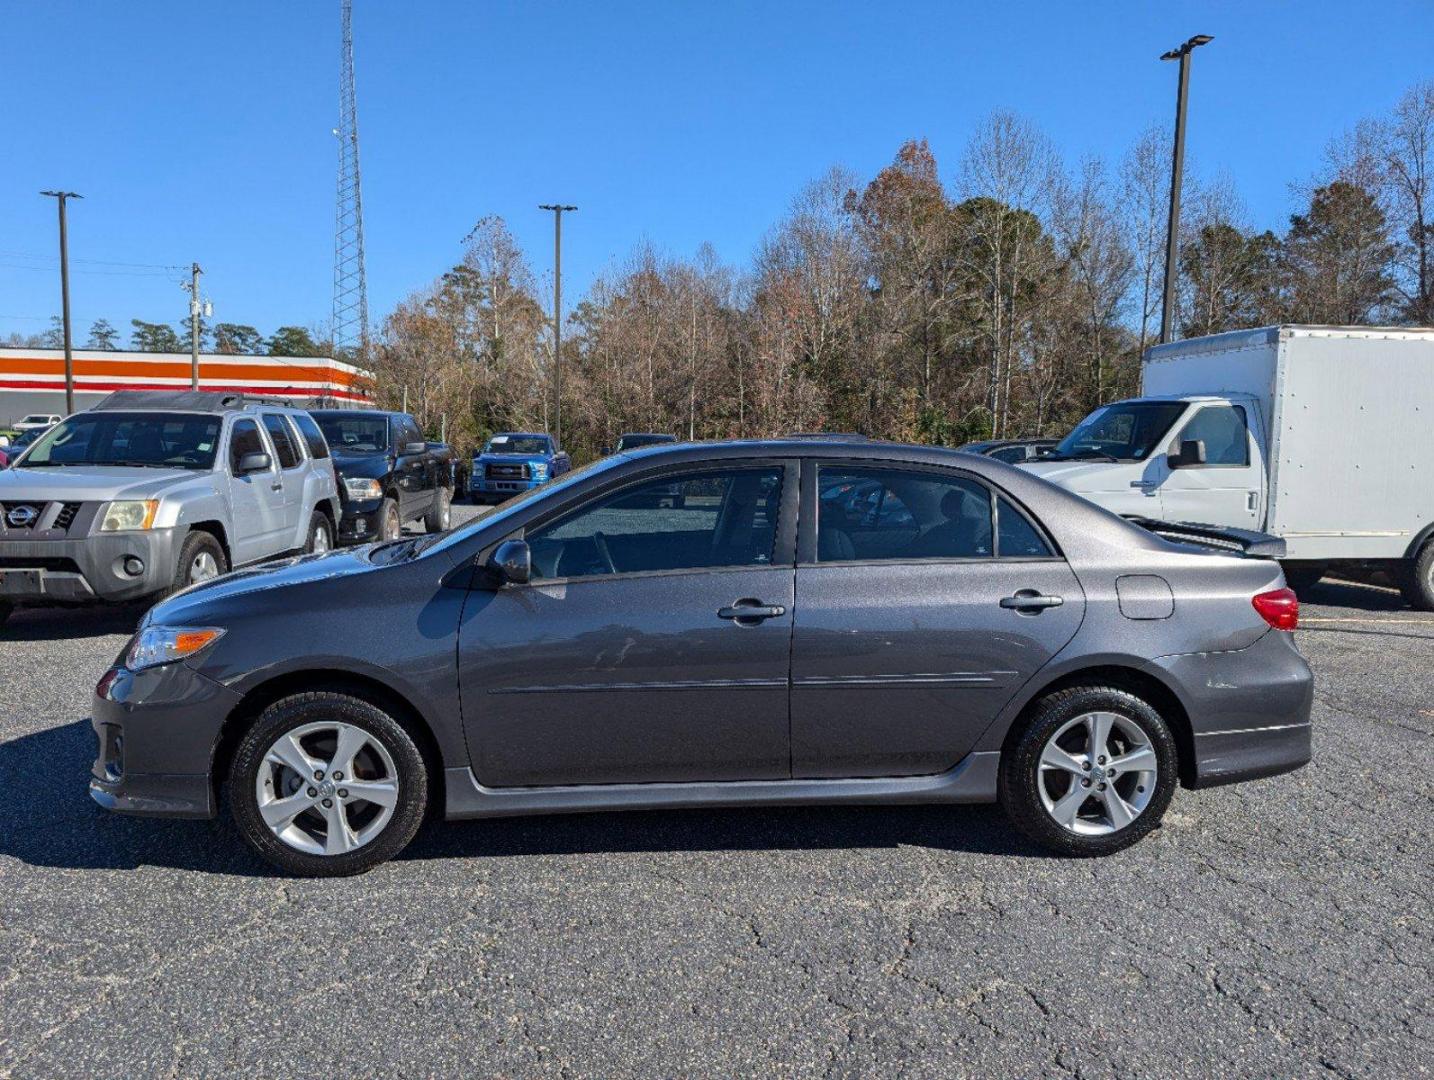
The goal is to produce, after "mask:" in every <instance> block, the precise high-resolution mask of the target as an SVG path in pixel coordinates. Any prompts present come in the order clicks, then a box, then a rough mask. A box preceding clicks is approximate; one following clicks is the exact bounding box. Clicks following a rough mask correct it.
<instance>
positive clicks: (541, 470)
mask: <svg viewBox="0 0 1434 1080" xmlns="http://www.w3.org/2000/svg"><path fill="white" fill-rule="evenodd" d="M547 478H548V466H547V464H546V463H544V462H541V461H537V462H534V463H533V479H534V480H546V479H547Z"/></svg>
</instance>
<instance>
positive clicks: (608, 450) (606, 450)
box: [602, 446, 612, 457]
mask: <svg viewBox="0 0 1434 1080" xmlns="http://www.w3.org/2000/svg"><path fill="white" fill-rule="evenodd" d="M611 453H612V447H611V446H604V447H603V448H602V456H603V457H607V456H608V455H609V454H611Z"/></svg>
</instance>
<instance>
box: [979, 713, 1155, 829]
mask: <svg viewBox="0 0 1434 1080" xmlns="http://www.w3.org/2000/svg"><path fill="white" fill-rule="evenodd" d="M1177 782H1178V768H1177V757H1176V750H1175V740H1174V738H1173V737H1172V736H1171V734H1170V728H1169V727H1168V726H1167V725H1166V723H1165V721H1164V720H1163V719H1162V718H1161V716H1160V714H1159V713H1158V712H1156V711H1155V710H1154V709H1153V708H1151V706H1150V705H1149V704H1148V703H1147V702H1145V701H1142V700H1141V699H1140V698H1138V697H1136V696H1135V695H1134V694H1131V693H1129V692H1128V691H1126V690H1121V689H1117V688H1115V687H1110V686H1079V687H1072V688H1070V689H1067V690H1061V691H1058V692H1056V693H1054V694H1050V695H1048V696H1047V697H1045V698H1044V699H1042V700H1041V701H1040V702H1039V703H1038V704H1037V705H1036V706H1035V708H1034V710H1032V712H1031V714H1030V717H1029V720H1028V721H1027V723H1026V724H1025V726H1024V727H1023V729H1022V730H1021V732H1020V734H1019V735H1018V736H1017V738H1016V740H1015V743H1014V745H1012V746H1009V747H1008V748H1007V750H1006V752H1004V753H1003V754H1002V755H1001V779H1000V798H1001V804H1002V806H1003V807H1004V808H1005V810H1006V814H1007V815H1008V816H1009V817H1010V819H1011V821H1012V822H1013V823H1014V824H1015V826H1016V827H1017V828H1018V829H1020V830H1021V831H1022V832H1023V833H1025V834H1026V835H1027V836H1029V837H1030V838H1031V839H1032V840H1034V841H1036V842H1037V843H1038V844H1040V845H1042V846H1043V847H1047V848H1050V849H1051V850H1053V851H1056V852H1059V853H1060V854H1063V855H1075V856H1089V855H1109V854H1111V853H1112V852H1116V851H1120V850H1121V849H1122V848H1127V847H1129V846H1130V845H1131V844H1134V843H1135V842H1136V841H1138V840H1140V839H1141V838H1142V837H1144V836H1145V835H1146V834H1147V833H1148V832H1150V831H1151V830H1152V829H1154V828H1155V827H1156V826H1157V825H1159V824H1160V819H1161V817H1162V816H1164V814H1165V809H1166V807H1167V806H1169V805H1170V799H1171V797H1172V795H1174V792H1175V786H1176V784H1177Z"/></svg>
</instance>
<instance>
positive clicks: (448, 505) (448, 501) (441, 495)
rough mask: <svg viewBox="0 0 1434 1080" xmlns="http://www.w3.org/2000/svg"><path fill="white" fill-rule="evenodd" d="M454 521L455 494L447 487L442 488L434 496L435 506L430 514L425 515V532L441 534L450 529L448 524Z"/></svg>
mask: <svg viewBox="0 0 1434 1080" xmlns="http://www.w3.org/2000/svg"><path fill="white" fill-rule="evenodd" d="M452 519H453V493H452V492H451V491H449V490H448V489H447V488H446V487H441V488H439V489H438V491H437V492H436V493H435V494H434V496H433V506H432V507H430V508H429V511H428V513H426V514H424V515H423V528H424V531H425V532H431V533H439V532H444V531H446V530H447V529H448V523H449V522H450V521H451V520H452Z"/></svg>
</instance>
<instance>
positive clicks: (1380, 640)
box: [0, 507, 1434, 1077]
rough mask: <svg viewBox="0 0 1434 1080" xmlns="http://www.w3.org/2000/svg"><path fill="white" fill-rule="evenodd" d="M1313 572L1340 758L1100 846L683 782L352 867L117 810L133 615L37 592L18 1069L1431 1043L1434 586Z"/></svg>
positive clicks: (16, 1026) (596, 1069) (40, 1073)
mask: <svg viewBox="0 0 1434 1080" xmlns="http://www.w3.org/2000/svg"><path fill="white" fill-rule="evenodd" d="M457 510H458V513H459V516H464V515H465V514H466V513H469V512H471V511H469V510H468V508H466V507H463V508H457ZM1310 600H1311V601H1313V602H1307V603H1306V606H1305V608H1304V611H1303V616H1304V626H1303V628H1302V629H1301V630H1300V631H1299V644H1300V647H1301V649H1303V650H1304V652H1305V654H1306V655H1307V656H1308V657H1309V658H1310V660H1311V663H1312V664H1313V666H1314V668H1315V672H1316V676H1317V680H1318V686H1317V690H1318V693H1317V704H1316V711H1315V724H1316V735H1315V738H1316V751H1315V755H1316V756H1315V761H1314V763H1313V764H1312V765H1311V766H1310V767H1309V768H1307V769H1305V770H1303V771H1301V772H1298V773H1295V774H1293V775H1290V776H1285V777H1279V778H1275V779H1271V780H1264V781H1260V782H1257V783H1253V784H1248V785H1244V786H1239V787H1231V788H1222V789H1216V790H1212V791H1207V792H1186V791H1182V792H1180V793H1179V794H1177V796H1176V800H1175V803H1174V804H1173V806H1172V808H1171V812H1170V814H1169V815H1168V816H1167V818H1166V823H1165V825H1164V827H1163V828H1162V829H1160V830H1159V831H1158V832H1156V833H1155V834H1154V835H1153V836H1151V837H1150V838H1149V839H1147V840H1146V841H1145V842H1144V843H1143V844H1141V845H1139V846H1137V847H1136V848H1134V849H1132V850H1130V851H1127V852H1124V853H1122V854H1120V855H1117V856H1115V857H1112V858H1109V859H1105V860H1102V861H1091V862H1070V861H1062V860H1060V859H1056V858H1051V857H1047V856H1046V855H1044V854H1043V853H1042V852H1040V851H1038V850H1036V849H1034V848H1032V847H1030V846H1029V845H1027V844H1026V843H1025V842H1023V841H1021V840H1019V839H1018V838H1017V837H1016V836H1015V834H1014V833H1013V832H1012V831H1011V830H1010V829H1009V828H1008V827H1007V826H1006V824H1005V822H1004V821H1003V819H1002V817H1001V814H1000V813H999V811H997V810H996V809H994V808H987V807H978V808H959V809H952V808H874V809H872V808H850V809H835V810H834V809H803V810H744V811H686V812H676V813H665V814H657V813H638V814H614V815H600V816H586V817H571V818H532V819H520V820H515V821H507V822H486V823H466V824H460V825H450V826H437V827H430V828H429V829H428V830H427V831H426V832H425V833H423V834H421V835H420V837H419V839H418V840H417V841H416V842H415V843H414V844H413V846H412V847H411V848H410V849H409V851H407V852H406V853H405V854H404V855H403V856H402V857H401V858H400V859H399V860H397V861H396V862H394V863H392V864H390V865H387V866H384V867H381V868H379V869H378V870H376V871H375V872H373V873H371V874H369V875H367V876H364V877H360V878H356V879H349V880H342V881H306V880H291V879H286V878H282V877H279V876H277V875H276V874H275V873H273V872H271V871H270V870H269V869H268V867H267V866H266V865H264V864H262V863H260V862H259V861H258V860H257V859H255V858H253V857H251V856H250V855H248V854H247V852H246V851H245V849H243V848H242V847H241V844H240V841H239V839H238V837H237V835H236V834H235V833H234V830H233V829H232V827H231V826H230V825H229V824H228V823H227V821H219V822H216V823H212V824H211V823H190V822H163V821H143V820H134V819H126V818H120V817H116V816H112V815H108V814H106V813H104V812H103V811H101V810H99V809H98V808H97V807H95V806H93V805H92V804H91V803H90V800H89V798H88V795H87V794H86V790H85V782H86V777H87V774H88V769H89V763H90V761H91V759H92V758H93V754H94V751H93V746H92V739H91V734H90V730H89V726H88V723H87V721H86V719H85V718H86V716H87V713H88V708H89V699H90V693H91V688H92V686H93V683H94V681H95V679H96V678H97V677H98V676H99V675H100V674H101V673H102V671H103V670H104V668H105V667H106V665H107V664H108V662H109V661H110V660H111V659H112V658H113V657H114V655H115V654H116V653H117V652H118V651H119V649H120V648H121V646H122V645H123V644H124V641H125V639H126V636H127V635H128V633H129V632H130V630H131V628H132V626H133V623H134V620H135V618H136V617H137V613H136V612H135V611H132V610H129V611H116V612H100V613H95V612H82V611H66V612H33V611H27V612H21V613H18V614H17V615H16V616H15V617H14V618H12V619H11V621H10V623H9V624H8V625H7V626H6V627H5V628H4V630H0V958H2V959H0V1075H4V1076H11V1075H13V1076H26V1077H53V1076H59V1075H100V1074H104V1075H125V1076H140V1075H144V1076H150V1075H166V1076H198V1075H221V1074H223V1075H235V1074H246V1075H264V1076H269V1075H273V1076H291V1075H292V1076H298V1075H305V1076H309V1075H315V1074H320V1075H338V1076H344V1077H352V1076H363V1075H374V1074H382V1075H387V1076H394V1075H409V1076H430V1075H460V1074H467V1075H478V1076H552V1075H562V1076H572V1077H581V1076H590V1077H615V1076H630V1075H642V1076H756V1075H761V1076H801V1077H810V1076H853V1077H854V1076H862V1077H867V1076H883V1077H885V1076H920V1077H928V1076H929V1077H956V1076H986V1075H1010V1076H1053V1077H1066V1076H1081V1077H1102V1076H1121V1077H1127V1076H1131V1077H1133V1076H1150V1077H1173V1076H1191V1077H1197V1076H1198V1077H1206V1076H1215V1075H1223V1076H1316V1075H1331V1076H1337V1077H1355V1076H1358V1077H1364V1076H1368V1077H1391V1076H1419V1075H1429V1074H1430V1072H1431V1071H1434V1019H1431V1017H1432V1016H1434V1009H1431V1004H1430V986H1431V985H1434V971H1431V968H1434V921H1431V897H1434V871H1431V866H1434V860H1431V845H1430V830H1431V825H1434V787H1431V783H1430V781H1431V777H1434V738H1431V735H1434V675H1431V671H1434V616H1431V615H1427V614H1420V613H1416V612H1412V611H1409V610H1407V609H1402V608H1401V607H1400V606H1399V604H1398V602H1397V598H1396V597H1395V595H1394V594H1393V593H1391V592H1388V591H1385V590H1380V589H1375V588H1370V587H1364V586H1356V585H1346V584H1336V583H1330V582H1326V583H1325V584H1323V585H1321V586H1319V587H1318V588H1317V589H1316V590H1315V591H1314V592H1312V593H1311V594H1310Z"/></svg>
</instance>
